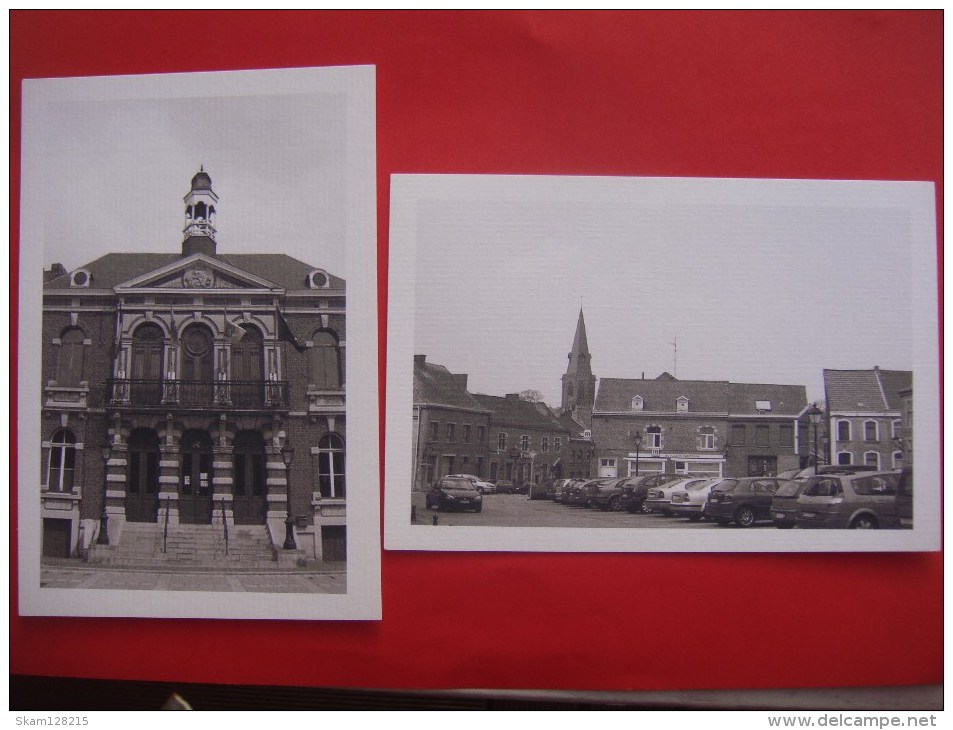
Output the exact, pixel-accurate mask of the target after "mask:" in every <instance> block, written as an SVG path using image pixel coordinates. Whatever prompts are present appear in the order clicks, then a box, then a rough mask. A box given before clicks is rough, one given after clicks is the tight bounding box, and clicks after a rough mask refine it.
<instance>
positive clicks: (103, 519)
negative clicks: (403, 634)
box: [96, 438, 112, 545]
mask: <svg viewBox="0 0 953 730" xmlns="http://www.w3.org/2000/svg"><path fill="white" fill-rule="evenodd" d="M102 453H103V499H102V507H103V508H102V511H101V512H100V513H99V536H98V537H97V538H96V544H97V545H108V544H109V515H108V514H107V513H106V489H107V488H108V487H109V480H108V478H107V476H108V475H107V473H106V472H107V471H108V467H109V457H110V456H111V455H112V444H111V443H109V439H108V438H107V439H106V441H105V442H103V445H102Z"/></svg>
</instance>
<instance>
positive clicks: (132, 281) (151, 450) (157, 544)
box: [39, 169, 347, 564]
mask: <svg viewBox="0 0 953 730" xmlns="http://www.w3.org/2000/svg"><path fill="white" fill-rule="evenodd" d="M183 203H184V205H183V209H184V219H185V220H184V229H183V238H182V242H181V245H180V247H179V250H171V251H167V252H159V253H121V252H117V253H109V254H106V255H104V256H102V257H100V258H97V259H95V260H94V261H91V262H89V263H87V264H84V265H82V266H80V267H78V268H74V269H71V270H67V269H66V268H65V267H63V266H61V265H59V264H54V265H53V267H52V268H51V269H50V270H49V271H45V272H44V284H43V324H42V332H41V333H39V335H40V336H41V337H42V353H43V357H42V369H43V372H42V383H43V392H42V394H41V407H42V418H41V431H42V434H41V439H42V442H41V444H39V448H40V450H41V453H42V457H41V458H42V462H41V463H42V470H41V482H42V483H41V485H39V498H40V502H41V516H42V554H43V555H44V556H45V557H84V558H86V559H88V560H89V561H90V562H97V561H103V562H113V563H128V562H133V563H136V564H142V563H143V562H144V563H148V562H150V561H153V562H157V563H159V562H174V561H176V560H178V561H189V562H196V561H197V562H202V561H207V562H212V563H215V561H216V560H219V561H220V562H222V564H225V563H227V561H229V560H231V561H232V562H235V561H241V560H245V561H246V562H248V563H249V564H255V563H257V562H259V561H261V562H262V563H268V562H269V561H271V562H273V563H274V564H289V562H290V563H291V564H303V563H307V562H308V561H315V560H317V561H342V560H344V559H345V558H346V524H347V515H346V512H347V510H346V490H347V485H346V477H345V452H346V448H345V444H346V418H345V402H346V401H345V381H346V367H345V363H346V355H345V353H346V328H345V314H346V309H345V282H344V280H343V279H341V278H339V277H338V276H336V275H334V274H332V273H330V272H328V271H326V270H324V269H322V268H320V267H318V266H314V265H312V264H309V263H305V262H303V261H299V260H297V259H295V258H292V257H291V256H288V255H285V254H281V253H259V254H232V253H228V252H227V250H226V251H220V250H219V245H218V241H217V237H216V229H215V219H216V216H217V214H218V209H219V200H218V196H217V195H216V194H215V192H214V190H213V188H212V180H211V178H210V176H209V175H208V173H206V172H205V171H204V169H203V170H200V171H199V172H198V173H197V174H196V175H195V176H194V177H193V178H192V181H191V186H190V188H189V190H188V193H187V194H186V195H185V197H184V200H183ZM261 248H262V250H266V251H267V250H269V249H273V248H274V242H270V241H263V242H262V247H261Z"/></svg>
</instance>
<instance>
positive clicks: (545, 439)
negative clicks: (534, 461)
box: [539, 436, 549, 451]
mask: <svg viewBox="0 0 953 730" xmlns="http://www.w3.org/2000/svg"><path fill="white" fill-rule="evenodd" d="M539 450H540V451H549V436H543V438H542V441H541V442H540V445H539Z"/></svg>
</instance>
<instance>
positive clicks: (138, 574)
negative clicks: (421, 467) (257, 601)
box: [40, 561, 347, 593]
mask: <svg viewBox="0 0 953 730" xmlns="http://www.w3.org/2000/svg"><path fill="white" fill-rule="evenodd" d="M67 562H72V561H62V562H57V564H48V563H44V564H43V565H41V566H40V587H41V588H98V589H108V588H114V589H121V590H130V591H214V592H217V591H221V592H237V593H240V592H245V593H347V571H346V569H345V564H344V563H332V564H331V565H330V566H328V568H327V569H325V570H322V571H321V572H315V571H308V570H295V571H280V572H279V571H277V570H275V571H271V572H267V573H266V572H241V573H239V572H232V573H216V572H212V571H203V572H192V573H187V572H170V571H166V570H162V571H160V570H129V569H122V568H106V567H99V566H90V565H89V564H87V563H79V562H77V564H76V565H68V564H66V563H67Z"/></svg>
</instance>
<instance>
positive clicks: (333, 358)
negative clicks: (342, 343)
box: [311, 330, 341, 390]
mask: <svg viewBox="0 0 953 730" xmlns="http://www.w3.org/2000/svg"><path fill="white" fill-rule="evenodd" d="M312 342H313V343H314V345H313V347H312V348H311V385H313V386H314V387H315V388H318V389H319V390H337V389H338V388H340V387H341V368H340V363H339V358H338V340H337V338H336V337H335V336H334V335H333V334H331V333H330V332H327V331H325V330H321V331H318V332H315V333H314V337H313V338H312Z"/></svg>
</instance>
